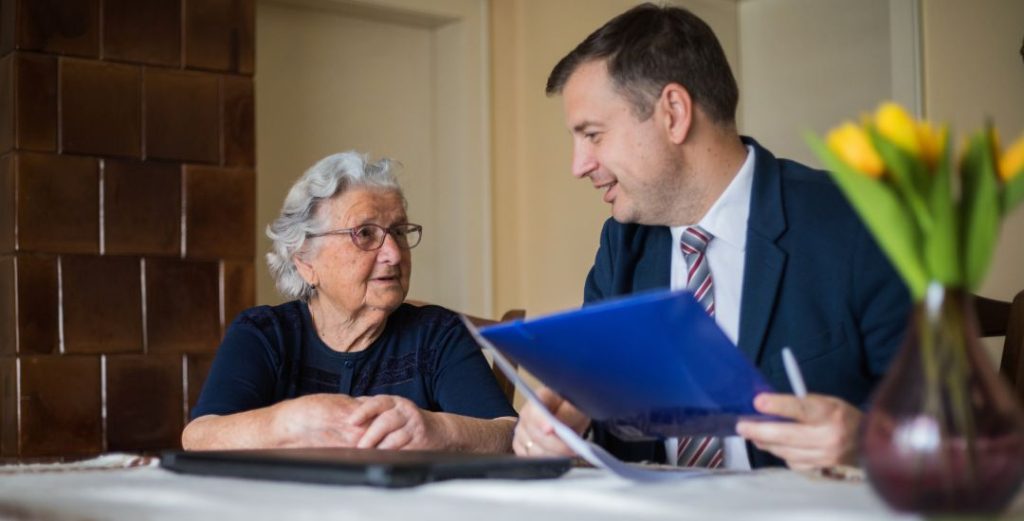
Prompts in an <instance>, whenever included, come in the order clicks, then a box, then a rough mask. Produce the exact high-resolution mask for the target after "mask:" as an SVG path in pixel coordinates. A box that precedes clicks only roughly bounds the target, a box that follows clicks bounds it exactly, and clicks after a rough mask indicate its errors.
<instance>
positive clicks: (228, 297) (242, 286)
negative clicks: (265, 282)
mask: <svg viewBox="0 0 1024 521" xmlns="http://www.w3.org/2000/svg"><path fill="white" fill-rule="evenodd" d="M221 266H222V270H223V276H224V283H223V287H224V325H225V327H227V326H228V325H230V324H231V322H232V321H233V320H235V317H237V316H238V314H239V313H241V312H242V311H244V310H246V309H248V308H251V307H252V306H253V305H254V304H255V302H256V289H255V286H256V274H255V270H254V269H253V264H252V262H251V261H248V262H234V261H224V262H222V263H221Z"/></svg>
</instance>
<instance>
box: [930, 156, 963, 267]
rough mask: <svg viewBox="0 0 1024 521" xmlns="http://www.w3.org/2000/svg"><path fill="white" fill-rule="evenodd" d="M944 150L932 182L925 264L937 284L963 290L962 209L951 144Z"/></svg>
mask: <svg viewBox="0 0 1024 521" xmlns="http://www.w3.org/2000/svg"><path fill="white" fill-rule="evenodd" d="M947 141H948V138H947ZM942 150H944V151H945V152H944V153H943V154H942V155H941V156H940V157H939V162H938V164H937V165H936V167H935V173H934V179H932V180H931V190H930V192H927V193H928V209H929V212H930V213H931V216H932V229H931V230H929V231H928V232H927V233H925V235H924V261H925V266H927V268H928V273H929V274H930V275H931V276H932V278H933V279H934V280H936V281H938V282H939V283H941V284H942V285H944V286H948V287H960V286H962V285H963V271H962V270H963V269H962V267H961V264H960V251H959V249H960V248H959V245H960V242H959V238H960V223H959V218H958V210H959V208H958V203H957V202H956V201H955V200H954V199H953V180H952V173H951V172H952V166H951V165H950V158H949V156H950V154H949V146H948V143H943V148H942ZM928 175H931V174H928Z"/></svg>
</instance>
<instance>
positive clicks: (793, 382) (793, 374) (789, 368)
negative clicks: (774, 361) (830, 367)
mask: <svg viewBox="0 0 1024 521" xmlns="http://www.w3.org/2000/svg"><path fill="white" fill-rule="evenodd" d="M782 365H783V366H784V367H785V368H786V377H787V378H789V386H790V387H792V388H793V394H795V395H796V397H797V398H803V397H805V396H807V386H806V385H804V375H803V374H802V373H801V372H800V366H799V365H797V363H796V357H794V356H793V351H791V350H790V349H789V348H788V347H783V348H782Z"/></svg>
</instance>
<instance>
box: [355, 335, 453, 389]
mask: <svg viewBox="0 0 1024 521" xmlns="http://www.w3.org/2000/svg"><path fill="white" fill-rule="evenodd" d="M436 357H437V349H436V348H434V347H426V348H423V349H420V350H418V351H417V352H415V353H408V354H404V355H401V356H393V357H388V358H386V359H384V360H382V361H381V363H380V365H379V366H378V367H377V372H376V374H369V373H367V372H366V371H362V372H361V374H360V375H359V376H358V378H357V379H356V382H355V384H353V385H352V394H353V396H359V395H364V394H372V393H370V392H369V391H371V390H373V389H375V388H377V387H384V386H388V385H396V384H400V383H404V382H407V381H409V380H412V379H413V378H415V377H416V375H417V374H419V375H422V377H423V379H424V380H428V381H429V379H430V378H432V376H433V372H434V365H435V364H434V359H435V358H436Z"/></svg>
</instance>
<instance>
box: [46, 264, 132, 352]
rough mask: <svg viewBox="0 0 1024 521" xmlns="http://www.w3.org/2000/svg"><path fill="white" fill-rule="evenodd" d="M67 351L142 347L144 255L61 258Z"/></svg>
mask: <svg viewBox="0 0 1024 521" xmlns="http://www.w3.org/2000/svg"><path fill="white" fill-rule="evenodd" d="M60 267H61V288H62V293H61V295H62V298H61V302H62V305H63V307H64V313H63V317H64V352H66V353H96V354H99V353H124V352H138V353H141V352H142V282H141V279H140V271H139V259H137V258H134V257H112V256H103V257H94V256H85V255H68V256H65V257H62V258H61V260H60Z"/></svg>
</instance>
